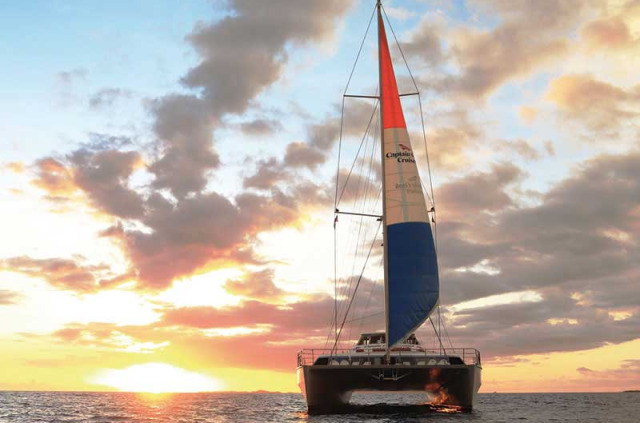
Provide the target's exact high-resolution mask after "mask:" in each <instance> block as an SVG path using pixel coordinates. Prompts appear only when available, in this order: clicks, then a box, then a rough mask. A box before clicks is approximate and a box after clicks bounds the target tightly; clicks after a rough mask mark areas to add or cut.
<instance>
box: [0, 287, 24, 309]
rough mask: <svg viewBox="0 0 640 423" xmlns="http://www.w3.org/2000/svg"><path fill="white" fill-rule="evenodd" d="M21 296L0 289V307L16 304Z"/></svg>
mask: <svg viewBox="0 0 640 423" xmlns="http://www.w3.org/2000/svg"><path fill="white" fill-rule="evenodd" d="M21 299H22V295H20V294H18V293H17V292H13V291H9V290H7V289H0V306H3V305H13V304H18V302H19V301H20V300H21Z"/></svg>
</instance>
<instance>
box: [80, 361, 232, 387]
mask: <svg viewBox="0 0 640 423" xmlns="http://www.w3.org/2000/svg"><path fill="white" fill-rule="evenodd" d="M91 382H92V383H94V384H96V385H104V386H109V387H112V388H116V389H118V390H119V391H123V392H148V393H153V394H159V393H170V392H211V391H220V390H222V389H223V388H224V385H223V383H222V382H221V381H219V380H216V379H214V378H211V377H209V376H206V375H203V374H201V373H196V372H191V371H188V370H184V369H181V368H179V367H175V366H172V365H170V364H166V363H146V364H137V365H134V366H131V367H127V368H126V369H106V370H103V371H101V372H100V373H99V374H98V375H97V376H95V377H94V378H93V379H92V381H91Z"/></svg>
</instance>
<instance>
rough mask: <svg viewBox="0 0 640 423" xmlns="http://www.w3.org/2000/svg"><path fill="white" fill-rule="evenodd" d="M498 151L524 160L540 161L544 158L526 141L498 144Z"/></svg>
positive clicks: (501, 142) (500, 142)
mask: <svg viewBox="0 0 640 423" xmlns="http://www.w3.org/2000/svg"><path fill="white" fill-rule="evenodd" d="M496 146H497V150H499V151H504V152H505V153H507V154H508V155H510V156H513V155H516V156H520V157H521V158H523V159H524V160H539V159H540V158H541V157H542V156H541V155H540V153H539V152H538V150H536V149H535V148H533V147H532V146H531V144H529V143H528V142H527V141H525V140H520V139H518V140H511V141H506V140H503V141H498V142H496Z"/></svg>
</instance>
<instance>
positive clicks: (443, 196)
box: [436, 163, 524, 219]
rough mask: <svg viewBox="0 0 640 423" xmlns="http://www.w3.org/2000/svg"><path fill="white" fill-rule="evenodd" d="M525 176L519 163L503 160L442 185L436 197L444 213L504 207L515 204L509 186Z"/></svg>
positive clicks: (491, 209)
mask: <svg viewBox="0 0 640 423" xmlns="http://www.w3.org/2000/svg"><path fill="white" fill-rule="evenodd" d="M523 177H524V174H523V172H522V171H521V170H520V169H519V168H518V167H516V166H514V165H512V164H508V163H501V164H497V165H494V166H493V168H492V169H491V171H489V172H474V173H471V174H469V175H466V176H464V177H462V178H459V179H455V180H453V181H452V182H448V183H445V184H443V185H441V186H440V187H439V188H438V189H437V192H436V198H437V199H438V202H439V203H440V209H441V210H442V212H443V215H444V216H452V215H458V214H463V215H473V214H474V213H478V212H481V211H488V212H495V211H500V210H504V209H505V208H507V207H510V206H513V205H514V202H513V200H512V199H511V197H510V196H509V194H507V193H506V192H505V188H506V187H508V186H509V185H512V184H514V183H516V182H518V181H519V180H520V179H522V178H523ZM447 219H448V218H447Z"/></svg>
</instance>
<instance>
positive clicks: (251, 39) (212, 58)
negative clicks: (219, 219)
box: [149, 0, 351, 199]
mask: <svg viewBox="0 0 640 423" xmlns="http://www.w3.org/2000/svg"><path fill="white" fill-rule="evenodd" d="M280 3H282V4H280ZM350 5H351V2H346V1H338V0H332V1H329V2H327V1H318V0H313V1H305V2H296V3H295V4H292V3H290V2H286V1H283V0H278V1H277V2H270V3H269V4H268V5H267V4H266V3H265V4H263V3H262V2H254V1H248V0H233V1H231V2H230V4H229V6H230V7H231V8H232V9H233V11H234V13H233V14H232V15H230V16H227V17H225V18H223V19H222V20H220V21H216V22H214V23H212V24H202V25H200V26H198V27H197V28H196V29H195V30H194V32H193V33H192V34H191V35H190V36H189V40H190V42H191V43H192V45H193V46H194V47H195V49H196V50H197V51H198V53H199V54H200V57H201V59H202V60H201V62H200V63H199V64H198V65H197V66H196V67H194V68H193V69H191V70H190V71H189V72H188V73H187V75H186V76H185V77H184V78H183V82H184V83H185V85H186V86H188V87H190V88H193V89H197V90H199V91H200V92H201V93H202V95H200V96H196V95H178V94H173V95H168V96H165V97H163V98H160V99H157V100H155V101H154V102H153V104H152V109H151V110H152V113H153V115H154V118H155V124H154V130H155V133H156V135H157V137H158V139H159V142H160V145H161V147H160V149H159V158H158V159H157V160H156V161H155V162H154V163H152V164H151V166H150V168H149V169H150V171H151V172H152V173H154V174H155V177H156V179H155V180H154V181H153V186H154V187H155V188H167V189H169V190H170V191H171V193H172V194H173V195H174V196H175V197H176V198H178V199H182V198H184V197H185V196H187V195H188V194H190V193H197V192H201V191H202V190H203V188H204V187H205V185H206V183H207V177H208V173H209V172H210V171H211V170H212V169H214V168H216V167H217V166H218V165H219V158H218V155H217V153H216V152H215V151H214V149H213V145H212V133H213V130H214V129H215V128H216V127H217V125H218V124H219V122H220V120H221V118H222V117H223V116H224V115H225V114H229V113H236V114H237V113H242V112H244V111H245V110H246V109H247V107H248V106H249V104H250V102H251V100H253V99H254V98H255V97H256V96H257V95H259V94H260V93H261V92H262V91H264V90H265V89H266V88H267V87H269V86H270V85H271V84H273V83H274V82H276V81H277V80H278V78H279V77H280V75H281V72H282V70H283V69H284V66H285V65H286V63H287V51H286V49H287V47H288V46H290V45H292V44H293V45H303V44H306V43H309V42H317V41H322V40H324V39H325V38H326V37H329V36H331V35H332V34H333V32H334V31H335V26H334V20H335V19H336V18H337V17H339V16H340V15H342V14H343V13H344V12H345V11H346V10H347V9H348V8H349V7H350ZM274 10H278V13H273V11H274ZM230 46H233V48H230ZM262 127H263V128H264V122H263V124H262ZM253 128H254V129H255V128H256V127H255V126H254V127H253Z"/></svg>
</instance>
